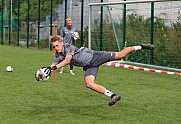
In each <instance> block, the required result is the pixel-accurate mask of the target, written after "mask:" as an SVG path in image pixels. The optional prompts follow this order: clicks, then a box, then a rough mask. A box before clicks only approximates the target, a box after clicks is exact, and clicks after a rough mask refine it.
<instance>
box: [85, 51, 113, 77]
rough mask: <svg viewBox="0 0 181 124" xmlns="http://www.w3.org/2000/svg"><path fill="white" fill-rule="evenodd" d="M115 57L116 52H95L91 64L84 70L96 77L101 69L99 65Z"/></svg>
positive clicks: (87, 74) (86, 74)
mask: <svg viewBox="0 0 181 124" xmlns="http://www.w3.org/2000/svg"><path fill="white" fill-rule="evenodd" d="M114 59H115V52H105V51H104V52H101V51H100V52H97V51H96V52H95V53H94V54H93V58H92V60H91V62H90V64H89V65H88V66H86V67H83V69H84V71H85V75H84V77H86V76H89V75H93V76H94V77H95V78H96V76H97V72H98V70H99V66H100V65H102V64H103V63H106V62H109V61H113V60H114Z"/></svg>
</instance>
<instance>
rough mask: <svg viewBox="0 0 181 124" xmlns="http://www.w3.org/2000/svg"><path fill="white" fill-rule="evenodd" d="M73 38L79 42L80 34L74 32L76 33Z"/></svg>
mask: <svg viewBox="0 0 181 124" xmlns="http://www.w3.org/2000/svg"><path fill="white" fill-rule="evenodd" d="M72 37H73V38H74V40H77V39H79V38H80V37H79V33H78V32H74V33H72Z"/></svg>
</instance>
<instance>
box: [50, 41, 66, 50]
mask: <svg viewBox="0 0 181 124" xmlns="http://www.w3.org/2000/svg"><path fill="white" fill-rule="evenodd" d="M52 46H53V48H54V49H55V50H56V51H57V52H63V50H64V47H63V42H61V43H60V42H59V41H55V42H52Z"/></svg>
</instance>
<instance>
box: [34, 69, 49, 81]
mask: <svg viewBox="0 0 181 124" xmlns="http://www.w3.org/2000/svg"><path fill="white" fill-rule="evenodd" d="M50 74H51V70H50V69H48V68H46V67H43V68H41V69H39V70H37V72H36V73H35V79H36V80H37V81H47V80H48V79H49V78H50Z"/></svg>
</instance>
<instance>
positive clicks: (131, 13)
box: [88, 0, 181, 69]
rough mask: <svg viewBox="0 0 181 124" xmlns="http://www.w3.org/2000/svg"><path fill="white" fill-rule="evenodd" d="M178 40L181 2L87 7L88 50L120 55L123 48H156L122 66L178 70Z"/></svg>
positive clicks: (165, 0) (149, 1)
mask: <svg viewBox="0 0 181 124" xmlns="http://www.w3.org/2000/svg"><path fill="white" fill-rule="evenodd" d="M101 21H102V22H101ZM180 38H181V1H180V0H144V1H143V0H135V1H133V0H132V1H131V0H127V1H120V2H103V3H89V25H88V47H89V48H90V49H93V50H103V51H120V50H122V49H123V48H124V47H126V46H132V45H138V44H140V43H151V44H154V45H155V47H156V49H155V50H154V51H139V52H136V53H134V54H131V55H129V56H127V57H126V58H125V59H124V62H129V63H130V62H133V63H140V64H149V65H153V66H154V65H155V66H164V67H168V68H177V69H179V68H181V65H180V64H179V61H181V51H180V50H178V47H181V44H180V43H179V39H180Z"/></svg>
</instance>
